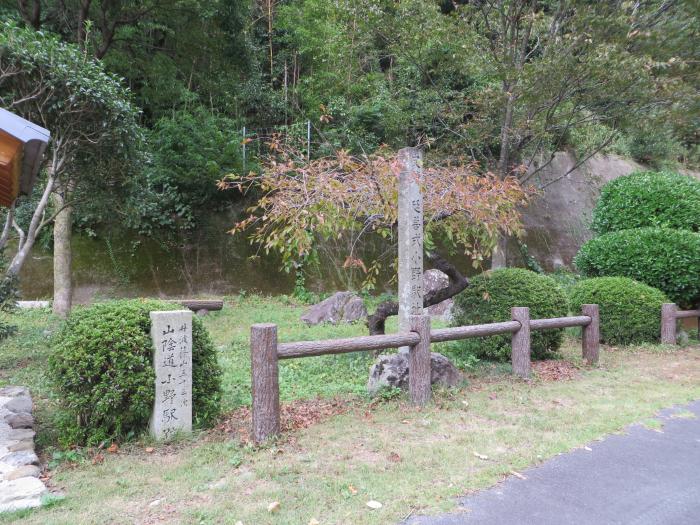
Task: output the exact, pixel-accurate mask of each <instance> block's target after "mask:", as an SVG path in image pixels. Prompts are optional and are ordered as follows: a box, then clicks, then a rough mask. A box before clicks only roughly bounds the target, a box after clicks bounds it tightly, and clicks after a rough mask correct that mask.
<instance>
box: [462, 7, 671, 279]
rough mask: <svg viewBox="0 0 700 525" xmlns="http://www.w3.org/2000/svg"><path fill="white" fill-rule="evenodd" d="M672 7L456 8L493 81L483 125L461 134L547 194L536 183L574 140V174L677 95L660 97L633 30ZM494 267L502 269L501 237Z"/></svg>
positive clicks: (482, 99) (490, 161) (490, 160)
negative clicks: (581, 140)
mask: <svg viewBox="0 0 700 525" xmlns="http://www.w3.org/2000/svg"><path fill="white" fill-rule="evenodd" d="M668 4H669V3H668V2H645V3H634V2H630V3H621V2H617V1H610V2H607V1H606V2H588V1H585V0H552V1H541V0H484V1H480V2H469V3H464V4H463V5H458V6H456V8H455V9H454V12H453V13H452V15H451V16H453V17H454V18H455V21H456V22H457V24H458V26H461V27H464V28H466V29H467V30H468V31H470V32H472V33H474V34H476V35H478V38H477V39H476V40H475V43H476V47H477V49H476V52H477V54H484V55H486V56H488V57H489V62H488V65H487V73H488V76H489V78H490V82H489V84H488V86H487V87H486V89H483V90H481V93H479V94H475V97H474V103H475V104H476V106H477V107H478V108H479V110H478V111H479V112H480V113H481V115H482V118H481V119H479V120H476V121H470V122H468V123H465V124H464V125H462V126H459V127H458V128H457V129H456V130H455V131H456V132H458V133H459V132H461V130H460V128H462V129H466V128H472V129H471V130H470V132H471V133H472V134H473V133H474V132H475V131H476V134H477V136H479V135H480V136H482V137H483V145H484V147H482V148H480V150H479V151H478V153H479V155H481V156H482V157H483V161H484V162H485V163H486V164H487V165H488V166H489V167H490V168H491V169H493V170H494V171H496V172H497V173H498V174H499V175H500V176H501V177H506V176H508V175H512V174H514V173H515V171H514V170H516V168H517V167H518V166H522V165H524V166H525V168H526V169H525V170H520V171H519V172H518V174H519V178H520V180H521V181H522V182H523V183H534V184H536V185H538V186H539V187H540V188H542V189H544V187H545V186H546V185H549V184H552V182H553V181H547V182H546V183H540V181H539V180H538V177H537V175H538V173H540V172H541V171H542V170H543V169H544V168H545V167H546V166H547V165H549V163H550V162H551V161H552V160H553V159H554V154H555V153H556V152H557V151H560V150H561V149H562V148H563V147H564V146H567V145H570V144H571V143H572V141H573V135H574V134H575V133H576V134H578V135H579V136H580V135H587V137H588V138H589V140H588V141H587V143H585V144H579V146H583V147H579V148H578V149H579V151H578V153H579V159H578V163H577V164H576V165H575V166H574V167H573V168H572V170H573V169H575V168H577V167H578V166H580V165H581V164H582V163H583V162H585V161H586V160H588V158H590V157H591V156H592V155H594V154H595V153H597V152H599V151H601V150H603V149H604V148H606V147H607V146H609V145H610V144H611V143H612V142H613V141H614V140H615V139H616V138H618V137H619V136H620V133H621V131H624V130H625V129H628V128H629V127H634V126H638V123H639V121H640V120H642V119H644V118H645V117H646V116H648V115H651V114H652V113H653V112H654V111H655V110H656V108H658V107H659V106H662V105H664V104H666V105H668V104H669V101H670V100H672V97H673V95H672V90H671V91H670V92H669V91H668V89H664V90H662V89H661V82H660V81H659V79H658V78H657V77H655V75H654V71H655V70H656V69H658V68H660V67H663V65H661V64H656V63H654V62H653V60H651V59H650V57H649V56H648V55H646V54H644V53H640V52H638V51H639V46H637V40H639V39H643V38H646V36H645V34H644V33H642V32H640V30H639V29H638V27H637V26H638V25H639V24H640V23H642V22H643V21H644V20H647V19H648V18H649V17H650V16H651V15H652V14H653V15H654V16H656V17H657V18H660V19H664V18H668V17H669V16H671V14H672V12H673V9H670V6H669V5H668ZM654 25H657V24H654ZM648 30H649V31H650V32H652V31H653V30H654V26H648ZM630 72H634V74H630ZM473 128H476V129H473ZM494 146H495V147H494ZM564 176H566V174H562V175H561V177H564ZM493 265H494V266H496V267H498V266H504V265H505V238H502V239H501V242H500V245H499V249H498V250H497V251H496V254H495V257H494V259H493Z"/></svg>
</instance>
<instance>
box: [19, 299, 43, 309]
mask: <svg viewBox="0 0 700 525" xmlns="http://www.w3.org/2000/svg"><path fill="white" fill-rule="evenodd" d="M17 306H18V307H19V308H48V307H49V306H50V303H49V301H17Z"/></svg>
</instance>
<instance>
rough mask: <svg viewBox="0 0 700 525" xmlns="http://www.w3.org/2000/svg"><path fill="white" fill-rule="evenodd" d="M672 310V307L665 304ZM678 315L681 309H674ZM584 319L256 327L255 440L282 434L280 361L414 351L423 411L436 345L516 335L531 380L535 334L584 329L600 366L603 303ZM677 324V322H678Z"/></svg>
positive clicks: (413, 382) (415, 386) (413, 387)
mask: <svg viewBox="0 0 700 525" xmlns="http://www.w3.org/2000/svg"><path fill="white" fill-rule="evenodd" d="M665 306H666V305H665ZM670 306H672V307H674V308H673V309H668V308H667V310H668V311H669V312H670V311H671V310H673V314H674V315H675V313H676V310H675V305H670ZM581 313H582V314H583V315H579V316H572V317H554V318H551V319H530V309H529V308H527V307H513V308H512V309H511V320H510V321H505V322H501V323H489V324H480V325H472V326H458V327H454V328H440V329H436V330H431V329H430V316H428V315H414V316H411V317H410V321H411V325H410V327H411V331H410V332H407V333H400V334H389V335H371V336H365V337H350V338H347V339H326V340H324V341H300V342H295V343H282V344H279V343H278V342H277V327H276V326H275V325H272V324H259V325H253V326H251V330H250V332H251V333H250V353H251V375H252V383H251V385H252V397H253V403H252V429H253V441H254V442H255V443H261V442H263V441H264V440H266V439H267V438H269V437H271V436H274V435H276V434H278V433H279V431H280V408H279V406H280V404H279V397H280V394H279V368H278V360H279V359H292V358H296V357H311V356H319V355H326V354H344V353H348V352H365V351H369V350H384V349H386V348H399V347H402V346H408V347H409V370H408V383H409V384H408V389H409V396H410V399H411V402H412V403H413V404H414V405H417V406H421V405H424V404H426V403H427V402H428V401H429V400H430V395H431V392H430V388H431V376H432V374H431V367H430V359H431V358H430V343H431V342H433V343H437V342H442V341H455V340H458V339H467V338H470V337H486V336H491V335H498V334H511V335H512V340H511V362H512V365H513V373H514V374H515V375H517V376H519V377H522V378H529V377H530V373H531V372H530V368H531V367H530V344H531V337H530V332H531V331H532V330H546V329H549V328H566V327H570V326H580V327H582V330H581V347H582V350H583V358H584V359H585V360H586V362H588V363H589V364H593V363H596V362H597V361H598V352H599V347H600V330H599V318H600V315H599V311H598V305H597V304H584V305H582V307H581ZM673 322H674V323H675V317H673Z"/></svg>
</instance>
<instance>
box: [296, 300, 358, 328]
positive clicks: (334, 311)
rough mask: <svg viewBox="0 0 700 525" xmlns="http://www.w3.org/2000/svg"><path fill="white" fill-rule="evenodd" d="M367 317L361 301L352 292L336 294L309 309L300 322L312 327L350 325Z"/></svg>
mask: <svg viewBox="0 0 700 525" xmlns="http://www.w3.org/2000/svg"><path fill="white" fill-rule="evenodd" d="M364 317H367V309H366V308H365V304H364V303H363V302H362V299H361V298H360V297H358V296H357V295H356V294H354V293H352V292H336V293H335V294H333V295H332V296H330V297H329V298H328V299H326V300H325V301H321V302H320V303H318V304H315V305H314V306H312V307H311V308H309V309H308V310H307V311H306V313H305V314H304V315H302V316H301V320H302V321H304V322H305V323H306V324H308V325H310V326H313V325H317V324H320V323H332V324H338V323H339V322H341V321H344V322H346V323H351V322H353V321H357V320H359V319H363V318H364Z"/></svg>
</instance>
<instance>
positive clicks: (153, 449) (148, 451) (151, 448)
mask: <svg viewBox="0 0 700 525" xmlns="http://www.w3.org/2000/svg"><path fill="white" fill-rule="evenodd" d="M155 450H156V449H155V448H153V447H146V454H153V452H155Z"/></svg>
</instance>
